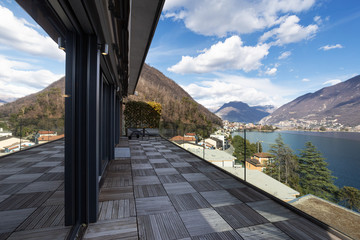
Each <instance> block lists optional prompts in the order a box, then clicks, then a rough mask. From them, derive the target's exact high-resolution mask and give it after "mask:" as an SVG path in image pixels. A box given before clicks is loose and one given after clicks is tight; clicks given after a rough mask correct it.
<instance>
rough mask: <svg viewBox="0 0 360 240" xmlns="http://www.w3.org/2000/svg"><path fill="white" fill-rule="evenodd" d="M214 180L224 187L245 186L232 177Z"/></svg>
mask: <svg viewBox="0 0 360 240" xmlns="http://www.w3.org/2000/svg"><path fill="white" fill-rule="evenodd" d="M214 181H215V182H216V183H217V184H219V185H220V186H222V187H223V188H225V189H230V188H240V187H246V185H244V184H242V183H241V182H240V181H238V180H236V179H234V178H227V179H219V180H214Z"/></svg>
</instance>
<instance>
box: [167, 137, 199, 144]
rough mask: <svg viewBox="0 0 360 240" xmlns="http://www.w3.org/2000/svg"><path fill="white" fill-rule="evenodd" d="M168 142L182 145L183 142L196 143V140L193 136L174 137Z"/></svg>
mask: <svg viewBox="0 0 360 240" xmlns="http://www.w3.org/2000/svg"><path fill="white" fill-rule="evenodd" d="M170 141H172V142H176V143H179V144H182V143H184V142H189V143H196V138H195V137H193V136H190V137H188V136H184V137H183V136H175V137H172V138H171V139H170Z"/></svg>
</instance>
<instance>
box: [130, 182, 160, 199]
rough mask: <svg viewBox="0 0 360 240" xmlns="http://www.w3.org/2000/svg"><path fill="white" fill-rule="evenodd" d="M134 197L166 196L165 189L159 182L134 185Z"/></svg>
mask: <svg viewBox="0 0 360 240" xmlns="http://www.w3.org/2000/svg"><path fill="white" fill-rule="evenodd" d="M134 193H135V197H136V198H144V197H157V196H166V195H167V194H166V191H165V189H164V187H163V186H162V185H161V184H151V185H136V186H134Z"/></svg>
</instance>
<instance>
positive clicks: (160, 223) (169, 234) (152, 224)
mask: <svg viewBox="0 0 360 240" xmlns="http://www.w3.org/2000/svg"><path fill="white" fill-rule="evenodd" d="M138 229H139V236H140V239H156V240H157V239H182V238H187V237H189V233H188V232H187V230H186V228H185V226H184V223H183V222H182V221H181V218H180V217H179V215H178V214H177V213H176V212H167V213H161V214H155V215H145V216H139V217H138Z"/></svg>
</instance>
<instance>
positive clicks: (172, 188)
mask: <svg viewBox="0 0 360 240" xmlns="http://www.w3.org/2000/svg"><path fill="white" fill-rule="evenodd" d="M163 185H164V188H165V190H166V192H167V193H168V194H185V193H193V192H196V190H195V189H194V188H193V187H192V186H191V185H190V184H189V183H188V182H179V183H165V184H163Z"/></svg>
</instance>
